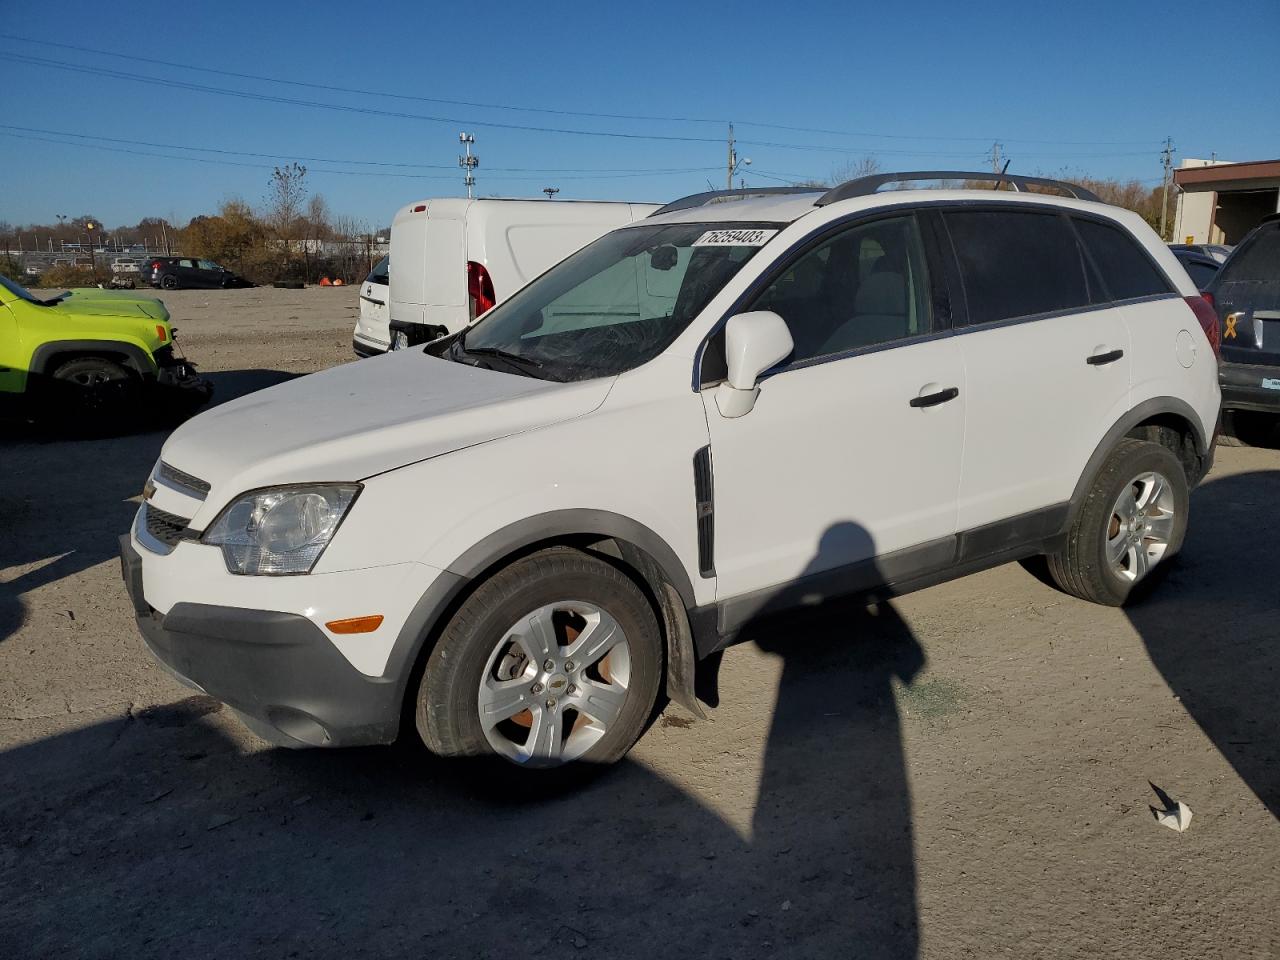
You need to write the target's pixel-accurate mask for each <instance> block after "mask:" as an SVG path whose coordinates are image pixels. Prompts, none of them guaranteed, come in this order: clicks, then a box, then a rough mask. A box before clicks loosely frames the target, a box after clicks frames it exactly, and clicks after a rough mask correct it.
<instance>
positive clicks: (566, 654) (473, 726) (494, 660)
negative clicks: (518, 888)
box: [417, 547, 663, 767]
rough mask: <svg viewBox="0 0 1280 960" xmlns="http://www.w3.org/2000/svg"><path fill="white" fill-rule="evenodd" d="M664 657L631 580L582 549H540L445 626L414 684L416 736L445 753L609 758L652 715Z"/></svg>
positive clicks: (532, 762)
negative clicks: (424, 669) (416, 682)
mask: <svg viewBox="0 0 1280 960" xmlns="http://www.w3.org/2000/svg"><path fill="white" fill-rule="evenodd" d="M662 654H663V650H662V640H661V637H660V635H659V632H658V624H657V621H656V619H655V617H654V614H653V610H652V608H651V607H650V605H649V602H648V600H647V599H646V597H645V595H644V594H643V593H642V592H641V591H640V589H639V588H638V587H637V586H636V584H635V583H634V582H632V581H631V579H630V578H628V577H627V576H626V575H625V574H623V573H622V572H621V571H619V570H617V569H616V568H614V567H612V566H610V565H609V564H608V563H606V562H604V561H603V560H600V559H599V558H597V557H593V556H591V555H589V554H586V553H583V552H581V551H579V550H573V549H569V548H563V547H558V548H552V549H548V550H542V551H539V552H538V553H535V554H532V555H530V556H528V557H525V558H524V559H522V560H519V561H517V562H516V563H514V564H512V565H511V566H509V567H507V568H505V569H504V570H501V571H499V572H498V573H497V574H495V575H494V576H493V577H492V578H491V579H489V580H488V581H486V582H485V583H483V584H482V585H481V586H480V587H479V588H478V589H477V590H476V591H475V593H474V594H472V596H471V597H470V598H468V600H467V601H466V602H465V603H464V604H463V605H462V607H461V609H459V611H458V612H457V614H456V615H455V616H454V617H453V619H452V620H451V621H450V623H449V625H448V626H447V627H446V628H445V630H444V633H443V634H442V635H441V638H440V641H439V643H438V644H437V645H436V647H435V649H434V650H433V651H432V653H431V656H430V658H429V660H428V662H427V666H426V671H425V673H424V674H423V678H422V683H421V685H420V687H419V691H418V701H417V725H418V731H419V733H420V734H421V735H422V739H423V741H424V742H425V743H426V745H427V746H428V747H429V748H430V749H431V750H432V751H433V752H435V753H437V754H441V755H443V756H476V755H480V756H483V755H486V754H496V755H498V756H500V757H502V758H504V759H506V760H508V761H511V762H512V763H514V764H517V765H519V766H523V767H558V766H563V765H565V764H568V763H570V762H572V761H575V760H580V761H586V762H588V763H612V762H614V761H616V760H618V759H620V758H621V757H622V756H623V755H624V754H625V753H626V752H627V751H628V750H629V749H630V748H631V746H632V744H634V743H635V741H636V740H637V738H639V736H640V734H641V733H642V732H643V730H644V727H645V724H646V722H647V721H648V719H649V716H650V714H651V713H652V711H653V707H654V705H655V703H656V702H657V696H658V688H659V681H660V678H661V676H662Z"/></svg>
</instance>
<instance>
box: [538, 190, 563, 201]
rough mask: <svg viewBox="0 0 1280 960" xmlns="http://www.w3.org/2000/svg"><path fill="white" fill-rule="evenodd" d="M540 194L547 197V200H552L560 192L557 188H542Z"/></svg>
mask: <svg viewBox="0 0 1280 960" xmlns="http://www.w3.org/2000/svg"><path fill="white" fill-rule="evenodd" d="M542 192H543V193H545V194H546V195H547V199H548V200H554V199H555V198H556V194H557V193H559V192H560V188H559V187H543V188H542Z"/></svg>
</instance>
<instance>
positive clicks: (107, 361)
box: [0, 276, 213, 425]
mask: <svg viewBox="0 0 1280 960" xmlns="http://www.w3.org/2000/svg"><path fill="white" fill-rule="evenodd" d="M173 334H174V331H173V327H172V326H170V324H169V311H168V310H166V309H165V306H164V304H163V303H161V302H160V301H159V300H156V299H154V298H152V297H140V296H137V295H134V294H128V293H115V292H111V293H108V292H107V291H104V290H96V289H90V290H72V291H70V292H68V293H64V294H62V295H61V296H58V297H54V298H53V299H52V300H41V299H39V298H38V297H35V296H33V295H32V294H31V292H30V291H28V290H26V289H25V288H23V287H21V286H19V285H18V284H16V283H14V282H13V281H11V280H8V279H6V278H5V277H3V276H0V402H3V401H8V404H9V405H14V404H15V402H16V405H17V406H20V407H22V408H23V409H24V410H25V412H27V413H28V414H29V415H31V416H34V417H36V418H46V417H52V418H53V419H66V418H74V419H76V420H77V421H79V422H88V423H91V424H97V425H102V424H103V423H104V422H105V421H108V420H111V419H113V418H117V417H124V416H128V415H130V414H135V413H142V412H146V413H151V414H154V413H162V414H163V413H166V412H168V413H179V412H180V413H187V412H189V411H190V410H191V409H193V408H194V407H196V406H199V405H200V404H202V403H204V402H205V401H206V400H208V399H209V397H210V395H211V394H212V392H213V391H212V388H211V386H210V385H209V382H208V381H207V380H204V379H203V378H201V377H199V376H197V375H196V372H195V367H194V366H193V365H192V364H191V363H190V361H188V360H186V359H184V358H182V357H180V356H177V355H175V353H174V348H173ZM157 390H162V391H163V392H164V394H166V396H165V400H164V402H162V403H161V404H160V405H158V406H145V405H144V404H143V400H144V399H145V398H146V397H147V395H148V394H150V393H153V392H154V391H157ZM175 408H176V409H175Z"/></svg>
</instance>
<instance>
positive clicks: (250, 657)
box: [120, 536, 403, 747]
mask: <svg viewBox="0 0 1280 960" xmlns="http://www.w3.org/2000/svg"><path fill="white" fill-rule="evenodd" d="M120 570H121V575H122V576H123V577H124V582H125V587H126V589H127V590H128V592H129V599H130V600H131V601H132V603H133V608H134V615H135V618H136V620H137V623H138V629H139V631H140V632H141V633H142V637H143V639H144V640H145V641H146V644H147V646H148V648H150V650H151V652H152V654H153V655H154V656H155V657H156V659H157V660H159V661H160V663H161V664H162V665H163V666H165V667H166V668H167V669H168V670H169V671H170V672H172V673H173V674H174V675H175V676H176V677H177V679H178V680H180V681H181V682H183V683H185V684H187V685H188V686H191V687H194V688H195V689H197V690H201V691H203V692H204V693H207V694H208V695H209V696H211V697H214V698H216V699H218V700H221V701H222V702H223V703H226V704H227V705H229V706H231V707H233V708H235V709H236V710H237V711H238V712H239V713H240V714H241V715H242V717H243V719H244V720H245V722H246V725H247V726H249V728H250V729H252V730H253V731H254V732H255V733H257V734H259V735H260V736H262V737H264V738H265V739H268V740H272V741H273V742H276V743H279V744H281V745H284V746H294V747H304V746H312V747H345V746H361V745H368V744H379V743H390V742H392V741H393V740H395V738H396V735H397V733H398V732H399V727H400V704H401V699H402V688H403V684H402V683H400V682H399V681H398V679H397V678H395V677H370V676H366V675H365V674H362V673H360V672H359V671H358V670H356V669H355V668H354V667H353V666H352V665H351V663H350V662H349V661H348V660H347V659H346V658H345V657H343V655H342V654H341V653H340V652H339V651H338V649H337V648H336V647H334V646H333V644H332V643H330V642H329V640H328V638H327V637H326V636H325V635H324V633H323V632H322V631H321V630H320V628H319V627H317V626H316V625H315V624H314V623H312V622H311V621H310V620H309V619H307V618H306V617H303V616H300V615H298V614H293V613H279V612H275V611H270V610H251V609H244V608H240V607H225V606H215V605H212V604H205V603H176V604H174V605H173V607H172V608H170V610H169V612H168V613H167V614H161V613H160V612H159V611H157V610H155V609H154V608H152V607H151V606H150V605H149V604H148V603H147V601H146V599H145V596H144V594H143V589H142V557H141V556H140V555H139V553H138V551H137V550H135V549H134V547H133V544H132V543H131V542H130V539H129V537H128V536H123V537H121V538H120Z"/></svg>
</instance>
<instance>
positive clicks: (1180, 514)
mask: <svg viewBox="0 0 1280 960" xmlns="http://www.w3.org/2000/svg"><path fill="white" fill-rule="evenodd" d="M1189 502H1190V498H1189V494H1188V489H1187V476H1186V472H1185V471H1184V469H1183V467H1182V463H1181V462H1180V461H1179V460H1178V458H1177V457H1176V456H1174V455H1173V452H1172V451H1171V450H1169V448H1168V447H1165V446H1162V445H1161V444H1158V443H1150V442H1148V441H1145V440H1130V439H1124V440H1121V441H1120V443H1119V444H1117V446H1116V448H1115V450H1113V451H1112V453H1111V455H1110V456H1109V457H1108V458H1107V460H1106V462H1105V463H1104V464H1103V465H1102V469H1101V470H1100V471H1099V473H1098V476H1097V478H1096V479H1095V480H1094V482H1093V486H1092V488H1091V489H1090V490H1089V493H1088V495H1087V496H1086V497H1085V501H1084V503H1083V504H1082V505H1081V507H1080V510H1079V511H1078V512H1077V514H1076V519H1075V521H1074V522H1073V523H1072V525H1071V529H1070V531H1069V532H1068V534H1067V542H1066V544H1065V545H1064V546H1063V548H1062V549H1061V550H1059V551H1058V552H1056V553H1052V554H1049V556H1048V562H1049V573H1050V575H1051V576H1052V577H1053V580H1054V582H1055V583H1057V585H1058V586H1059V587H1061V588H1062V589H1063V590H1065V591H1066V592H1067V593H1070V594H1074V595H1075V596H1077V597H1080V598H1081V599H1083V600H1091V601H1093V602H1094V603H1101V604H1106V605H1108V606H1116V607H1118V606H1120V605H1121V604H1123V603H1124V602H1125V600H1126V599H1128V597H1129V595H1130V594H1131V593H1132V591H1133V589H1134V588H1135V587H1136V586H1137V585H1138V584H1140V583H1142V582H1144V581H1146V580H1148V579H1150V578H1151V577H1152V576H1153V575H1154V574H1155V573H1157V572H1158V571H1160V570H1163V568H1164V567H1165V566H1166V565H1167V564H1168V562H1169V561H1170V560H1171V559H1172V558H1173V557H1174V555H1175V554H1177V552H1178V550H1180V549H1181V547H1182V541H1183V538H1184V537H1185V536H1186V533H1187V508H1188V505H1189Z"/></svg>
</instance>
